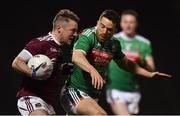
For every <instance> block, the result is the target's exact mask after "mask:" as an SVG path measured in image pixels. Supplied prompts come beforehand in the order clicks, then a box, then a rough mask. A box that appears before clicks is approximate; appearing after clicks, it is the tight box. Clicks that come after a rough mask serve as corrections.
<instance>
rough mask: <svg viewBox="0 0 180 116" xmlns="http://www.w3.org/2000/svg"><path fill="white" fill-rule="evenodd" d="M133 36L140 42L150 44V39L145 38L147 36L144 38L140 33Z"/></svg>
mask: <svg viewBox="0 0 180 116" xmlns="http://www.w3.org/2000/svg"><path fill="white" fill-rule="evenodd" d="M135 38H136V39H137V40H138V41H140V42H142V43H145V44H148V45H150V44H151V42H150V40H149V39H147V38H145V37H144V36H142V35H139V34H137V35H136V37H135Z"/></svg>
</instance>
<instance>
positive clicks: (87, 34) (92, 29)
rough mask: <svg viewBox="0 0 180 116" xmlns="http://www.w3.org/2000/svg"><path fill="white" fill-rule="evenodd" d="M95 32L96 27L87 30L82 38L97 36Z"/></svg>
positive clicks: (82, 34)
mask: <svg viewBox="0 0 180 116" xmlns="http://www.w3.org/2000/svg"><path fill="white" fill-rule="evenodd" d="M95 32H96V27H91V28H87V29H84V30H83V32H82V33H81V36H85V37H91V36H94V35H95Z"/></svg>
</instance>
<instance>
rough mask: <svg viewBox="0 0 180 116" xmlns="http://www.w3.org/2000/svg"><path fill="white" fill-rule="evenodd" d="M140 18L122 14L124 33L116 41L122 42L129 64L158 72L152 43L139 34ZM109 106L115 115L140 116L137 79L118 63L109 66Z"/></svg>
mask: <svg viewBox="0 0 180 116" xmlns="http://www.w3.org/2000/svg"><path fill="white" fill-rule="evenodd" d="M137 18H138V14H137V12H136V11H133V10H126V11H123V12H122V14H121V23H120V26H121V28H122V32H119V33H117V34H116V35H115V37H116V38H117V39H118V40H119V41H120V42H121V46H122V51H123V53H124V54H125V55H126V57H127V58H128V59H129V60H132V61H134V62H136V63H138V64H139V65H140V66H142V67H144V68H146V69H147V70H149V71H154V70H155V66H154V60H153V56H152V49H151V43H150V41H149V40H148V39H146V38H144V37H143V36H141V35H138V34H137V33H136V29H137V25H138V22H137ZM106 95H107V102H108V103H109V104H110V106H111V108H112V111H113V112H114V114H122V115H125V114H126V115H128V114H137V113H138V111H139V108H138V105H139V101H140V98H141V95H140V91H139V88H138V83H137V80H136V75H135V74H132V73H130V72H127V71H125V70H123V69H121V68H119V67H118V65H117V64H116V63H115V61H112V62H111V63H110V65H109V78H108V83H107V93H106Z"/></svg>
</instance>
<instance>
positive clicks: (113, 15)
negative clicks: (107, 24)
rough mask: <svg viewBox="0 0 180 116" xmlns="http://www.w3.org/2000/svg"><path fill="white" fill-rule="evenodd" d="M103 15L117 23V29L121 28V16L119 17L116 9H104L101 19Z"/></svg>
mask: <svg viewBox="0 0 180 116" xmlns="http://www.w3.org/2000/svg"><path fill="white" fill-rule="evenodd" d="M102 17H106V18H108V19H109V20H111V21H112V22H113V23H114V24H115V25H116V29H118V28H119V23H120V17H119V14H118V13H117V12H116V11H114V10H105V11H103V12H102V13H101V15H100V18H99V19H101V18H102Z"/></svg>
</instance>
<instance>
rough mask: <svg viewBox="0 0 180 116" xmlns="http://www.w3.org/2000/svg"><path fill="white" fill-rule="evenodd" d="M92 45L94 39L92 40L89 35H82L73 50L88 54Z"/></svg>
mask: <svg viewBox="0 0 180 116" xmlns="http://www.w3.org/2000/svg"><path fill="white" fill-rule="evenodd" d="M91 45H92V41H90V39H89V38H88V37H87V36H84V35H80V36H79V38H78V40H77V41H76V42H75V44H74V47H73V51H81V52H83V53H84V54H86V53H87V52H88V51H89V49H90V46H91Z"/></svg>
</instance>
